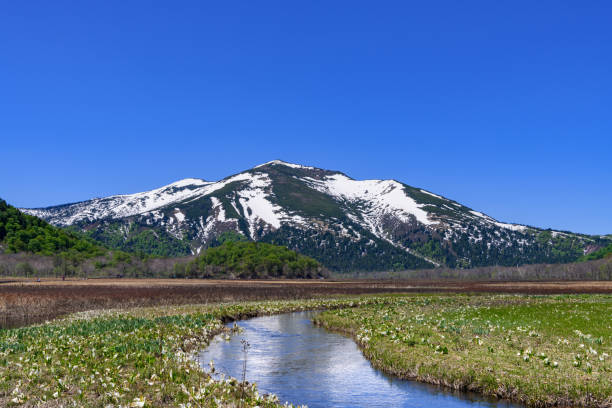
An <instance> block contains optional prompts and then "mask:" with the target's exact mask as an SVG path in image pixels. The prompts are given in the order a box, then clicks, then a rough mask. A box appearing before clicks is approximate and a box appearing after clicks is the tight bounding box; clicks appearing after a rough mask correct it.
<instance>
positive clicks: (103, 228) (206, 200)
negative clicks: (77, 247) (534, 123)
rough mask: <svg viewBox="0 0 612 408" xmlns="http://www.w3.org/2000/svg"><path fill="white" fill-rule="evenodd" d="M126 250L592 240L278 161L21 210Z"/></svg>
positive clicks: (525, 244) (328, 251) (513, 247)
mask: <svg viewBox="0 0 612 408" xmlns="http://www.w3.org/2000/svg"><path fill="white" fill-rule="evenodd" d="M22 210H23V211H24V212H26V213H29V214H31V215H35V216H38V217H40V218H43V219H45V220H47V221H49V222H50V223H52V224H55V225H58V226H76V227H77V228H80V229H82V230H83V231H86V232H87V233H88V234H90V235H91V236H93V237H94V238H96V239H99V240H101V241H104V242H106V243H107V244H109V245H113V246H118V247H121V248H124V249H132V250H143V251H145V252H153V253H157V254H164V255H180V254H186V253H190V252H191V253H198V252H199V251H200V250H201V249H202V248H205V247H207V246H209V245H211V244H215V243H217V242H218V240H219V237H220V236H222V235H223V234H225V235H227V234H228V233H230V234H231V233H232V232H237V233H240V234H242V235H244V236H246V237H247V238H249V239H253V240H261V241H267V242H273V243H277V244H284V245H287V246H289V247H290V248H293V249H297V250H299V251H301V252H303V253H305V254H307V255H310V256H313V257H315V258H317V259H319V260H320V261H321V262H323V263H324V264H326V265H327V266H328V267H330V268H333V269H336V270H347V269H352V270H355V269H361V270H375V269H390V268H413V267H432V266H440V265H447V266H461V267H464V266H479V265H492V264H503V265H516V264H517V263H530V262H558V261H569V260H572V259H574V258H576V257H578V256H580V255H582V250H583V248H584V247H585V245H587V244H588V243H592V242H593V240H596V239H597V237H589V236H585V235H578V234H571V233H565V232H557V231H544V230H540V229H537V228H533V227H527V226H523V225H517V224H507V223H502V222H499V221H496V220H495V219H493V218H491V217H489V216H487V215H485V214H482V213H480V212H478V211H474V210H472V209H470V208H467V207H465V206H463V205H461V204H459V203H457V202H455V201H452V200H449V199H447V198H444V197H442V196H440V195H437V194H434V193H431V192H429V191H425V190H423V189H419V188H415V187H411V186H408V185H406V184H403V183H400V182H398V181H395V180H354V179H352V178H350V177H349V176H347V175H345V174H343V173H341V172H337V171H329V170H324V169H319V168H315V167H309V166H302V165H298V164H292V163H287V162H283V161H280V160H274V161H271V162H268V163H264V164H262V165H259V166H256V167H254V168H252V169H249V170H247V171H244V172H242V173H239V174H236V175H233V176H230V177H227V178H225V179H223V180H221V181H216V182H209V181H204V180H201V179H184V180H180V181H178V182H175V183H172V184H169V185H167V186H164V187H161V188H158V189H155V190H151V191H147V192H144V193H136V194H129V195H116V196H111V197H106V198H96V199H92V200H88V201H83V202H79V203H73V204H65V205H60V206H55V207H48V208H36V209H22Z"/></svg>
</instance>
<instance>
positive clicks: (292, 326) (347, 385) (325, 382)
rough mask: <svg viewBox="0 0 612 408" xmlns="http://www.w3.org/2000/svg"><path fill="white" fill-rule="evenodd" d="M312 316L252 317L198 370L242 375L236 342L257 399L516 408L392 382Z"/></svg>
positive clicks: (219, 342) (313, 405)
mask: <svg viewBox="0 0 612 408" xmlns="http://www.w3.org/2000/svg"><path fill="white" fill-rule="evenodd" d="M313 315H314V312H297V313H288V314H281V315H275V316H264V317H256V318H253V319H249V320H243V321H240V322H238V325H239V326H241V327H242V328H243V329H244V332H242V333H240V334H237V335H234V336H232V338H231V340H230V341H225V340H223V339H222V338H221V337H218V338H216V339H215V340H213V341H212V343H211V344H210V346H209V347H208V348H207V349H206V350H205V351H203V352H202V353H200V355H199V359H200V362H201V364H202V366H203V367H204V368H206V369H208V362H209V361H210V360H213V361H214V362H215V367H216V369H217V370H218V371H220V372H222V373H224V374H227V375H231V376H232V377H236V378H238V379H240V378H241V376H242V366H243V361H244V353H243V349H242V344H241V340H242V339H246V340H247V341H248V342H249V343H250V349H249V352H248V355H247V373H246V379H247V380H248V381H250V382H255V383H257V385H258V388H259V392H260V393H261V394H265V393H274V394H276V395H278V397H279V398H280V400H281V402H285V401H288V402H291V403H293V404H306V405H308V406H309V407H310V408H318V407H347V408H348V407H470V408H475V407H499V408H501V407H503V408H509V407H519V405H514V404H510V403H507V402H504V401H497V400H487V399H486V398H485V397H482V396H479V395H477V394H468V393H460V392H452V391H449V390H447V389H444V388H441V387H436V386H432V385H428V384H422V383H418V382H415V381H406V380H399V379H393V378H391V377H389V376H387V375H385V374H383V373H382V372H380V371H378V370H376V369H374V368H372V366H371V365H370V363H369V362H368V360H366V359H365V358H364V357H363V355H362V354H361V351H360V350H359V348H358V347H357V345H356V344H355V343H354V342H353V340H352V339H350V338H347V337H344V336H341V335H339V334H335V333H331V332H329V331H327V330H325V329H323V328H320V327H316V326H314V325H313V324H312V322H311V320H310V319H311V318H312V316H313Z"/></svg>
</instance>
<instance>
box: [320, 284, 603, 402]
mask: <svg viewBox="0 0 612 408" xmlns="http://www.w3.org/2000/svg"><path fill="white" fill-rule="evenodd" d="M316 323H317V324H320V325H322V326H324V327H326V328H329V329H332V330H336V331H340V332H344V333H347V334H349V335H352V336H353V338H354V339H355V340H356V341H357V342H358V343H359V345H360V347H361V348H362V350H363V352H364V354H365V355H366V357H367V358H368V359H369V360H370V361H371V362H372V364H373V365H374V366H376V367H377V368H379V369H382V370H383V371H386V372H388V373H391V374H394V375H396V376H399V377H402V378H410V379H417V380H420V381H424V382H428V383H434V384H442V385H445V386H449V387H452V388H455V389H460V390H471V391H477V392H481V393H484V394H487V395H492V396H496V397H500V398H509V399H512V400H515V401H519V402H522V403H525V404H527V405H529V406H538V407H544V406H592V407H610V406H612V364H611V363H612V359H611V357H610V355H611V354H612V346H611V341H612V296H603V295H602V296H599V295H575V296H509V295H479V296H467V295H451V296H448V295H442V296H414V297H398V298H396V299H395V300H394V301H393V302H392V303H387V304H378V305H368V306H364V307H358V308H353V309H341V310H332V311H326V312H324V313H322V314H320V315H319V316H318V317H317V318H316Z"/></svg>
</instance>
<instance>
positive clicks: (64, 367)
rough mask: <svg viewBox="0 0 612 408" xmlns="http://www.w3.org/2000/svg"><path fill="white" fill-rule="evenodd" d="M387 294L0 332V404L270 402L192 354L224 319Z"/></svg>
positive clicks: (139, 314) (113, 314) (142, 313)
mask: <svg viewBox="0 0 612 408" xmlns="http://www.w3.org/2000/svg"><path fill="white" fill-rule="evenodd" d="M389 300H390V298H389V297H361V298H342V299H326V300H301V301H276V302H253V303H247V302H243V303H233V304H218V305H210V306H174V307H171V306H163V307H157V308H138V309H133V310H131V311H123V312H117V311H97V312H85V313H80V314H76V315H73V316H71V317H70V318H67V319H64V320H59V321H55V322H50V323H46V324H42V325H38V326H32V327H25V328H19V329H9V330H0V378H1V379H2V381H1V382H0V406H27V407H30V406H44V407H60V406H78V407H80V406H88V407H107V406H109V405H110V406H119V405H121V406H124V407H127V406H129V407H143V406H144V407H165V406H183V407H203V406H206V407H218V406H241V407H253V406H259V407H270V406H277V401H276V399H275V398H274V397H273V396H261V395H259V394H258V393H257V389H256V387H255V386H253V385H248V384H247V385H242V384H240V383H238V381H236V380H234V379H227V380H225V381H215V380H213V379H212V378H211V377H210V375H209V374H208V373H206V372H204V371H202V370H200V369H199V367H198V364H197V363H196V362H195V361H194V360H193V358H192V355H191V352H194V351H197V350H201V349H202V348H204V347H205V346H206V345H207V344H208V342H209V340H210V339H211V338H212V337H213V336H214V335H215V334H217V333H220V332H221V331H222V330H223V322H224V321H228V320H235V319H241V318H246V317H252V316H256V315H261V314H273V313H280V312H284V311H294V310H311V309H323V308H337V307H351V306H358V305H366V304H371V303H381V302H383V303H384V302H388V301H389Z"/></svg>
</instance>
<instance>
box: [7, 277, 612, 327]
mask: <svg viewBox="0 0 612 408" xmlns="http://www.w3.org/2000/svg"><path fill="white" fill-rule="evenodd" d="M411 292H412V293H425V292H430V293H431V292H465V293H469V292H498V293H528V294H556V293H559V294H561V293H612V282H610V281H608V282H601V281H599V282H596V281H574V282H568V281H551V282H505V283H502V282H494V281H489V282H458V281H432V280H385V281H380V280H378V281H376V280H345V281H322V280H319V281H305V280H280V281H279V280H259V281H253V280H234V281H228V280H178V279H89V280H76V279H75V280H66V281H62V280H61V279H41V281H40V282H37V281H36V280H33V279H10V278H7V279H3V280H0V327H11V326H19V325H26V324H33V323H37V322H42V321H45V320H49V319H52V318H55V317H58V316H62V315H65V314H68V313H73V312H78V311H84V310H93V309H107V308H130V307H139V306H154V305H177V304H206V303H218V302H231V301H248V300H282V299H306V298H313V297H324V296H328V297H329V296H338V295H358V294H371V293H411Z"/></svg>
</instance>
